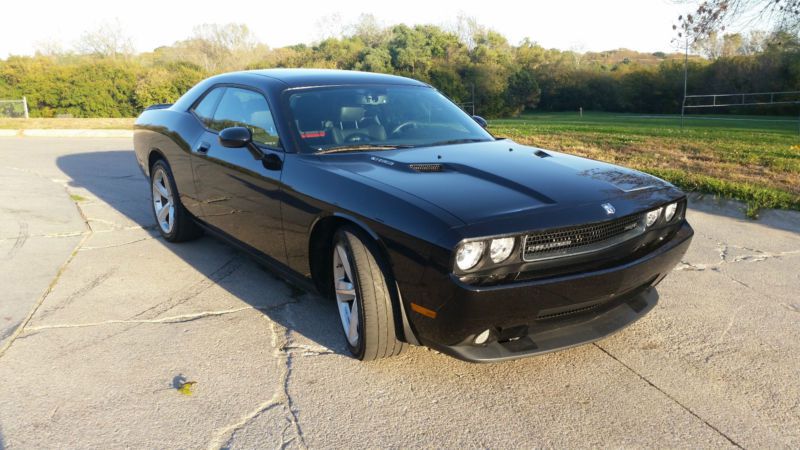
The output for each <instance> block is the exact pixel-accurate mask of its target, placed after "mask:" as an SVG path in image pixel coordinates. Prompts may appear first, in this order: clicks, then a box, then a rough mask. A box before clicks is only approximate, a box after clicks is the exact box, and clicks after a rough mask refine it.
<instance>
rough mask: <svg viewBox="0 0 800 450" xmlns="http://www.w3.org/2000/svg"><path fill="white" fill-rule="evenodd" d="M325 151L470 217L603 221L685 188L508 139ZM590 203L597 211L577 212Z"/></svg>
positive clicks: (342, 163)
mask: <svg viewBox="0 0 800 450" xmlns="http://www.w3.org/2000/svg"><path fill="white" fill-rule="evenodd" d="M321 157H323V158H330V159H329V160H328V161H327V162H328V163H330V164H332V165H333V166H335V167H337V168H339V169H343V170H347V171H350V172H353V173H356V174H358V175H361V176H363V177H367V178H369V179H371V180H374V181H377V182H380V183H383V184H386V185H390V186H392V187H394V188H396V189H400V190H403V191H405V192H406V193H408V194H411V195H413V196H416V197H418V198H420V199H423V200H425V201H427V202H429V203H432V204H434V205H436V206H438V207H440V208H442V209H444V210H446V211H448V212H449V213H451V214H453V215H454V216H456V217H458V218H459V219H460V220H462V221H463V222H464V223H465V224H474V223H478V222H483V221H487V220H502V219H507V218H515V217H516V218H520V217H524V216H526V215H530V214H533V213H536V214H537V215H540V214H539V213H540V212H542V211H550V212H551V213H552V214H553V215H552V217H556V216H559V215H560V216H562V217H571V219H562V220H560V222H561V223H562V224H564V223H565V220H566V221H567V222H569V221H570V220H571V221H573V222H576V223H579V222H585V221H587V220H603V219H606V218H607V216H608V215H610V214H609V212H608V210H607V209H606V208H604V207H603V206H602V205H603V204H604V203H610V204H611V205H612V207H613V209H614V213H613V215H615V216H617V217H621V216H622V215H625V214H629V213H633V212H638V211H641V210H643V209H644V208H648V207H651V206H653V205H655V204H657V203H659V202H663V201H666V200H669V199H672V198H675V197H676V196H678V195H680V193H679V192H678V191H677V190H675V189H674V188H673V187H672V185H670V184H669V183H666V182H665V181H663V180H660V179H658V178H655V177H653V176H650V175H647V174H644V173H641V172H638V171H635V170H631V169H626V168H623V167H619V166H615V165H612V164H606V163H602V162H599V161H595V160H591V159H586V158H580V157H576V156H571V155H566V154H563V153H558V152H553V151H549V150H542V149H538V148H534V147H528V146H523V145H519V144H517V143H515V142H513V141H509V140H499V141H492V142H477V143H469V144H459V145H448V146H436V147H419V148H412V149H401V150H384V151H375V152H366V153H344V154H330V155H321ZM664 191H670V192H668V193H666V194H665V192H664ZM587 205H588V206H589V207H590V208H591V210H586V211H585V213H582V214H578V215H576V214H574V211H575V210H576V209H577V208H584V207H586V206H587ZM565 211H566V212H567V214H564V212H565Z"/></svg>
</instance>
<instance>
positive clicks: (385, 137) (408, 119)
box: [289, 86, 494, 153]
mask: <svg viewBox="0 0 800 450" xmlns="http://www.w3.org/2000/svg"><path fill="white" fill-rule="evenodd" d="M289 107H290V108H291V111H292V115H293V119H294V120H293V124H294V126H295V127H296V128H297V130H296V131H297V133H298V134H299V135H300V140H301V143H302V147H304V148H303V150H304V151H306V152H312V153H313V152H334V151H358V150H376V149H381V148H388V149H390V148H406V147H421V146H428V145H445V144H451V143H461V142H478V141H491V140H494V138H493V137H492V136H491V135H490V134H489V133H488V132H487V131H486V130H484V129H483V128H481V126H480V125H478V124H477V123H476V122H475V121H474V120H473V119H472V118H471V117H470V116H468V115H467V114H466V113H464V111H462V110H461V109H460V108H459V107H458V106H456V105H455V104H453V103H452V102H451V101H450V100H448V99H447V98H446V97H445V96H443V95H442V94H440V93H439V92H437V91H436V90H435V89H431V88H428V87H420V86H359V87H354V86H336V87H325V88H313V89H308V90H303V91H299V92H296V93H293V94H291V96H290V97H289Z"/></svg>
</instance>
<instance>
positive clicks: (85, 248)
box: [81, 235, 158, 252]
mask: <svg viewBox="0 0 800 450" xmlns="http://www.w3.org/2000/svg"><path fill="white" fill-rule="evenodd" d="M157 238H158V236H153V235H151V236H147V237H143V238H139V239H134V240H132V241H127V242H122V243H119V244H109V245H100V246H95V247H88V246H87V247H83V248H82V249H81V251H82V252H84V251H87V250H103V249H106V248H115V247H124V246H126V245H131V244H135V243H137V242H142V241H150V240H153V239H157Z"/></svg>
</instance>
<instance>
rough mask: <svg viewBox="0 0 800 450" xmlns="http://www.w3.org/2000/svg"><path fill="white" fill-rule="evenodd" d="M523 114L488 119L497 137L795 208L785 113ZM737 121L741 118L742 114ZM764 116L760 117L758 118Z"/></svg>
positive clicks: (755, 205)
mask: <svg viewBox="0 0 800 450" xmlns="http://www.w3.org/2000/svg"><path fill="white" fill-rule="evenodd" d="M736 119H737V120H730V119H729V118H725V117H722V118H717V119H710V120H709V119H707V118H701V117H698V116H692V117H691V118H689V119H688V120H686V122H685V127H684V130H681V129H680V117H676V116H645V115H635V114H613V113H584V115H583V118H581V117H579V115H578V114H577V113H552V114H545V113H541V114H526V115H522V116H520V117H518V118H513V119H497V120H493V121H491V122H490V130H491V131H492V132H493V133H494V134H495V135H497V136H502V137H508V138H511V139H513V140H515V141H517V142H519V143H522V144H528V145H534V146H538V147H542V148H545V149H552V150H557V151H562V152H565V153H571V154H576V155H580V156H586V157H589V158H594V159H598V160H602V161H608V162H611V163H614V164H621V165H624V166H628V167H632V168H635V169H638V170H641V171H643V172H648V173H651V174H654V175H656V176H659V177H661V178H664V179H666V180H668V181H670V182H672V183H673V184H675V185H677V186H680V187H682V188H684V189H686V190H690V191H700V192H706V193H711V194H715V195H719V196H723V197H729V198H735V199H739V200H743V201H745V202H747V204H748V215H749V216H751V217H755V216H756V215H757V212H758V209H760V208H781V209H796V210H800V134H798V122H797V120H796V119H795V118H792V117H764V116H736ZM742 119H744V120H742ZM765 119H766V120H765Z"/></svg>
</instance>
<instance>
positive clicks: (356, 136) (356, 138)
mask: <svg viewBox="0 0 800 450" xmlns="http://www.w3.org/2000/svg"><path fill="white" fill-rule="evenodd" d="M344 141H345V142H346V143H348V144H354V143H357V142H371V141H372V138H371V137H369V135H368V134H365V133H353V134H351V135H350V136H347V137H346V138H345V139H344Z"/></svg>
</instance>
